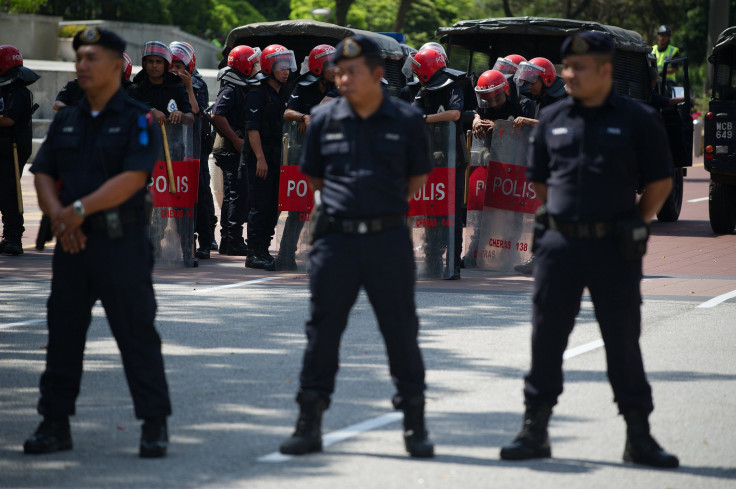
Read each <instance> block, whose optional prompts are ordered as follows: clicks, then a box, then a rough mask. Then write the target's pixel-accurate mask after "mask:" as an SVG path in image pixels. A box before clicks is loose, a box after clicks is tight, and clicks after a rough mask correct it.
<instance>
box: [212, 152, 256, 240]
mask: <svg viewBox="0 0 736 489" xmlns="http://www.w3.org/2000/svg"><path fill="white" fill-rule="evenodd" d="M215 160H216V161H217V166H219V167H220V168H221V169H222V187H223V196H222V208H221V209H220V226H221V229H220V237H221V241H224V242H225V243H226V244H227V242H228V241H230V242H232V243H239V242H241V241H242V239H243V224H245V221H246V219H247V218H248V212H249V210H250V196H249V193H248V172H247V170H246V169H245V168H243V170H242V176H241V177H240V178H238V165H239V163H240V157H239V156H229V157H225V156H215ZM220 244H221V245H222V243H220ZM200 245H201V242H200Z"/></svg>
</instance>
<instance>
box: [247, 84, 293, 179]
mask: <svg viewBox="0 0 736 489" xmlns="http://www.w3.org/2000/svg"><path fill="white" fill-rule="evenodd" d="M286 97H287V94H286V90H285V89H284V87H281V90H279V91H278V92H277V91H276V90H274V88H273V87H272V86H271V85H269V84H268V82H267V81H266V80H263V81H262V82H261V84H260V85H258V86H255V87H253V88H252V89H251V90H250V91H249V92H248V95H246V96H245V129H246V130H247V131H259V132H260V133H261V144H262V145H264V146H279V147H280V146H281V128H282V127H283V123H284V110H286ZM267 161H268V159H267ZM278 163H280V162H272V161H268V164H269V165H272V164H278Z"/></svg>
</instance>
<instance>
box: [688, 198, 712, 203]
mask: <svg viewBox="0 0 736 489" xmlns="http://www.w3.org/2000/svg"><path fill="white" fill-rule="evenodd" d="M704 200H708V197H700V198H699V199H690V200H688V202H703V201H704Z"/></svg>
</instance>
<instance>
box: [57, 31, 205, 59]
mask: <svg viewBox="0 0 736 489" xmlns="http://www.w3.org/2000/svg"><path fill="white" fill-rule="evenodd" d="M65 25H87V26H93V25H94V26H98V27H104V28H105V29H110V30H112V31H114V32H115V33H116V34H118V35H119V36H120V37H122V38H123V39H125V41H126V42H127V43H128V47H127V49H126V51H127V53H128V55H129V56H130V58H131V59H132V60H133V63H134V64H140V63H141V53H142V51H143V45H144V44H145V43H146V42H148V41H162V42H165V43H166V44H169V43H171V42H173V41H184V42H188V43H189V44H191V45H192V46H193V47H194V51H195V53H196V54H197V68H212V69H214V68H217V63H218V60H217V54H216V53H217V52H218V51H219V49H218V48H217V46H215V45H214V44H212V43H211V42H209V41H207V40H205V39H201V38H199V37H197V36H193V35H191V34H188V33H186V32H184V31H182V30H181V29H179V28H178V27H176V26H171V25H155V24H138V23H132V22H114V21H107V20H74V21H68V22H60V23H59V26H65ZM54 59H55V58H54Z"/></svg>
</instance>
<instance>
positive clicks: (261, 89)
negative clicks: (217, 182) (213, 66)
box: [245, 44, 296, 271]
mask: <svg viewBox="0 0 736 489" xmlns="http://www.w3.org/2000/svg"><path fill="white" fill-rule="evenodd" d="M291 71H296V59H295V58H294V52H293V51H289V50H288V49H286V48H285V47H284V46H281V45H280V44H272V45H270V46H267V47H266V48H264V49H263V52H262V53H261V73H259V77H258V78H259V79H260V85H259V86H256V87H254V88H253V89H252V90H250V91H249V92H248V95H246V97H245V109H246V110H245V129H246V131H247V134H248V145H249V149H250V151H248V154H247V156H246V166H247V168H248V191H249V193H250V213H249V214H248V247H249V248H250V249H249V251H248V257H247V258H246V259H245V266H246V267H248V268H261V269H264V270H269V271H273V270H276V262H275V260H274V258H273V257H272V256H271V254H270V253H269V251H268V249H269V247H270V246H271V240H272V239H273V235H274V232H275V230H276V223H277V222H278V218H279V174H280V171H279V167H280V166H281V149H282V144H281V135H282V133H281V129H282V127H283V122H284V110H285V109H286V100H287V97H288V93H286V89H285V86H284V85H285V84H286V82H287V80H288V79H289V72H291Z"/></svg>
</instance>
